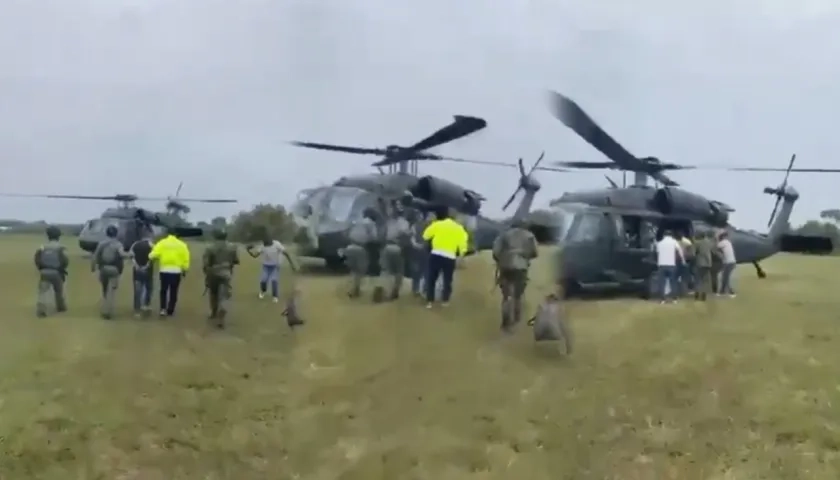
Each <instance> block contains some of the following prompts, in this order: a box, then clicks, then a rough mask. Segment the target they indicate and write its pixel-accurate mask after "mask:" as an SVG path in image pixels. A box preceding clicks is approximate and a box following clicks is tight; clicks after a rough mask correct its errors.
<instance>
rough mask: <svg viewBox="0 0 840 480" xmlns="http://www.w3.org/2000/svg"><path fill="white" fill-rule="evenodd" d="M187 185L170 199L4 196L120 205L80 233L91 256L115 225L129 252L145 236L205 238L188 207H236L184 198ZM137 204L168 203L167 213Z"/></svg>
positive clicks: (223, 200) (120, 195) (105, 211)
mask: <svg viewBox="0 0 840 480" xmlns="http://www.w3.org/2000/svg"><path fill="white" fill-rule="evenodd" d="M183 184H184V182H181V183H180V184H179V185H178V188H177V189H176V191H175V195H173V196H170V197H166V198H154V197H138V196H137V195H132V194H117V195H104V196H100V195H30V194H14V195H4V196H15V197H39V198H55V199H68V200H112V201H115V202H117V206H116V207H112V208H107V209H105V210H104V211H103V212H102V215H101V216H100V217H99V218H92V219H90V220H88V221H86V222H85V223H84V226H83V227H82V230H81V232H80V233H79V247H80V248H81V249H82V250H84V251H86V252H89V253H92V252H93V251H94V250H96V246H97V245H98V244H99V242H101V241H102V240H104V239H105V229H106V228H107V227H109V226H111V225H113V226H116V227H117V229H118V230H117V232H118V238H119V239H120V241H121V242H122V244H123V245H124V246H125V248H129V247H130V246H131V244H133V243H134V242H135V241H137V240H138V239H140V238H142V237H143V236H144V235H147V234H152V235H154V236H158V235H160V234H161V233H162V232H163V231H164V230H167V231H171V232H174V233H176V234H177V235H178V236H181V237H185V238H189V237H201V236H202V235H204V232H203V231H202V229H200V228H196V227H191V226H189V223H188V222H187V221H186V220H185V219H184V215H186V214H187V213H189V211H190V208H189V206H188V205H186V203H235V202H236V200H231V199H202V198H181V197H180V196H179V194H180V193H181V188H182V187H183ZM137 201H164V202H166V207H165V208H166V211H165V212H154V211H152V210H147V209H144V208H141V207H138V206H136V205H135V202H137Z"/></svg>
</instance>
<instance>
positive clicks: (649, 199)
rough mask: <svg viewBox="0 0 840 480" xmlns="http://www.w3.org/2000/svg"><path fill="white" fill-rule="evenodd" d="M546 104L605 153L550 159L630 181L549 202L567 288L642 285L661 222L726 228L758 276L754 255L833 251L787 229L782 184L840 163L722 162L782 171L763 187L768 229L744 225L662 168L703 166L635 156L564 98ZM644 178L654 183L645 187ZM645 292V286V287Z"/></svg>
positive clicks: (791, 195) (788, 200)
mask: <svg viewBox="0 0 840 480" xmlns="http://www.w3.org/2000/svg"><path fill="white" fill-rule="evenodd" d="M550 104H551V109H552V112H553V114H554V115H555V116H556V117H557V118H558V119H559V120H560V121H561V122H563V124H564V125H566V126H567V127H569V128H570V129H571V130H572V131H574V132H575V133H577V134H578V135H579V136H580V137H581V138H583V139H584V140H586V141H587V142H588V143H589V144H590V145H592V146H593V147H595V148H596V149H597V150H598V151H600V152H601V153H602V154H604V156H606V157H607V158H608V159H609V160H610V161H609V162H556V163H555V164H556V165H559V166H563V167H572V168H583V169H614V170H621V171H624V172H632V173H633V174H634V175H635V181H634V183H633V185H631V186H629V187H618V185H617V184H616V183H615V182H613V181H612V180H610V179H609V178H608V180H609V181H610V183H611V188H607V189H602V190H593V191H582V192H571V193H566V194H564V195H563V196H561V197H560V198H557V199H555V200H553V201H552V202H551V203H550V205H551V207H552V210H553V213H554V217H553V219H552V221H553V222H554V223H553V224H554V232H553V233H554V235H555V241H557V242H558V243H559V244H561V245H562V248H563V271H562V272H561V275H562V276H561V278H562V279H563V281H564V282H565V284H566V290H567V291H568V292H570V293H574V292H582V291H586V290H599V289H603V288H614V287H634V286H642V287H644V286H646V285H648V282H649V281H650V279H651V277H652V274H653V272H654V270H655V268H656V265H655V261H654V259H653V254H652V244H653V242H654V240H655V239H656V238H658V236H659V235H661V232H662V231H663V230H664V229H670V230H674V231H678V232H681V233H683V234H685V235H693V233H694V232H695V231H698V230H709V229H718V230H720V229H723V230H726V231H728V232H729V237H730V240H731V241H732V243H733V246H734V247H735V254H736V258H737V260H738V263H751V264H753V265H754V266H755V268H756V273H757V274H758V276H759V277H760V278H764V277H765V276H766V274H765V272H764V271H763V270H762V268H761V266H760V265H759V262H760V261H761V260H763V259H765V258H767V257H770V256H772V255H774V254H776V253H778V252H799V253H812V254H826V253H829V252H831V251H832V250H833V245H832V243H831V239H829V238H827V237H815V236H804V235H792V234H789V233H788V232H787V229H788V225H789V223H788V221H789V219H790V214H791V212H792V210H793V206H794V203H795V202H796V201H797V199H798V198H799V193H798V192H797V191H796V190H795V189H794V188H793V187H792V186H790V185H788V176H789V175H790V172H819V173H836V172H840V169H812V168H805V169H796V168H793V165H794V162H795V160H796V155H793V156H792V157H791V159H790V163H789V165H788V167H787V168H762V167H732V168H724V169H725V170H731V171H780V172H782V171H783V172H785V176H784V180H783V181H782V184H781V185H780V186H778V187H776V188H770V187H767V188H765V189H764V193H766V194H768V195H773V196H775V197H776V202H775V205H774V207H773V211H772V213H771V215H770V221H769V222H768V228H769V231H768V233H766V234H762V233H758V232H753V231H746V230H742V229H739V228H736V227H734V226H732V225H730V224H729V213H730V212H732V211H734V210H733V209H732V208H731V207H729V206H728V205H726V204H725V203H722V202H720V201H717V200H711V199H708V198H706V197H704V196H702V195H699V194H696V193H692V192H689V191H686V190H683V189H680V188H678V184H677V182H675V181H673V180H672V179H671V178H669V177H668V176H666V175H665V174H664V173H663V172H664V171H666V170H688V169H698V168H702V167H696V166H694V167H692V166H683V165H677V164H672V163H664V162H660V161H659V160H658V159H656V158H653V157H648V158H637V157H635V156H634V155H632V154H631V153H630V152H628V151H627V150H626V149H625V148H624V147H622V146H621V145H620V144H619V143H618V142H617V141H615V140H614V139H613V138H612V137H611V136H610V135H609V134H607V133H606V132H605V131H604V130H603V129H602V128H601V127H600V126H599V125H598V124H597V123H595V121H594V120H592V118H591V117H589V115H587V114H586V113H585V112H584V111H583V109H581V108H580V107H579V106H578V105H577V104H576V103H575V102H573V101H572V100H570V99H569V98H567V97H565V96H563V95H561V94H559V93H551V98H550ZM648 177H651V178H653V179H654V180H656V182H658V183H659V184H661V186H649V185H648V184H647V178H648ZM780 204H781V208H779V207H780ZM777 212H778V213H777ZM644 291H645V293H647V292H649V290H648V288H644Z"/></svg>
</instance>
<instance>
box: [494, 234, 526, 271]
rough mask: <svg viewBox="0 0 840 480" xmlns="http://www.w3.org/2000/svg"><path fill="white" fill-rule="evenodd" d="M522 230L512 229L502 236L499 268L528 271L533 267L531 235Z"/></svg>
mask: <svg viewBox="0 0 840 480" xmlns="http://www.w3.org/2000/svg"><path fill="white" fill-rule="evenodd" d="M528 233H529V232H527V231H522V230H520V229H511V230H508V231H506V232H504V233H503V234H502V249H501V252H500V254H499V259H498V262H499V268H504V269H511V270H527V269H528V267H529V266H530V265H531V259H530V253H531V252H529V251H528V250H530V235H528Z"/></svg>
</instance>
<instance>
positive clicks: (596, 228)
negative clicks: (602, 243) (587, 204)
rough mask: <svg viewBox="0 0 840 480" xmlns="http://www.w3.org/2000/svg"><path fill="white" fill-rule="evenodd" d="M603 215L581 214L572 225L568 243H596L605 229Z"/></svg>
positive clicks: (567, 238) (567, 239)
mask: <svg viewBox="0 0 840 480" xmlns="http://www.w3.org/2000/svg"><path fill="white" fill-rule="evenodd" d="M602 219H603V215H601V214H598V213H580V214H578V215H577V218H576V219H575V223H574V225H572V228H571V230H570V231H569V234H568V236H567V237H566V242H568V243H586V242H596V241H598V239H599V238H601V237H602V233H604V232H602V230H603V227H604V222H603V220H602Z"/></svg>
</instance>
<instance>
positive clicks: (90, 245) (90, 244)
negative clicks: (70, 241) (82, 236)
mask: <svg viewBox="0 0 840 480" xmlns="http://www.w3.org/2000/svg"><path fill="white" fill-rule="evenodd" d="M98 244H99V242H96V241H93V240H79V247H80V248H81V249H82V250H84V251H86V252H93V251H94V250H96V246H97V245H98Z"/></svg>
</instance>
